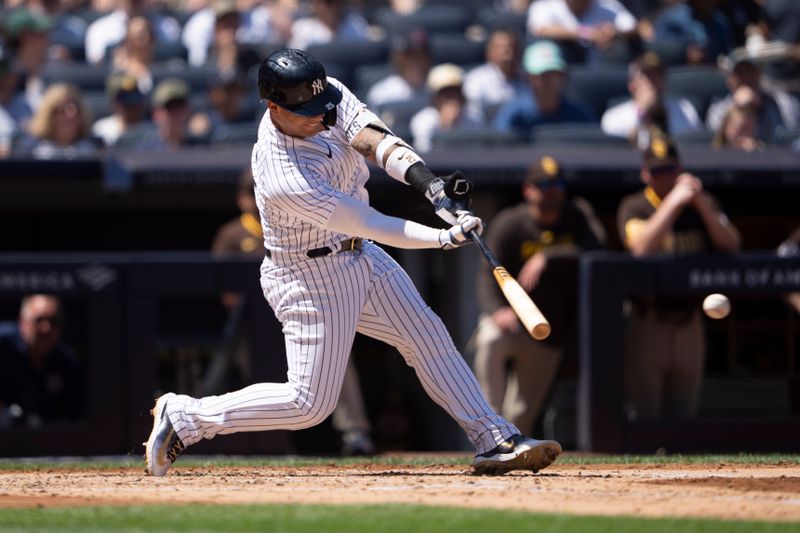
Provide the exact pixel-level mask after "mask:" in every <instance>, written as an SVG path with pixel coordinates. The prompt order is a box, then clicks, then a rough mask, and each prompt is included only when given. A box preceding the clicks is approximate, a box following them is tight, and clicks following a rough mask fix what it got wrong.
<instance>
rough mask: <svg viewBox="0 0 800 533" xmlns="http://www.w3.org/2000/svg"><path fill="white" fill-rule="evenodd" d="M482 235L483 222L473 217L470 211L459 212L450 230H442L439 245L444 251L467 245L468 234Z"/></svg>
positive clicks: (469, 240) (468, 241) (470, 240)
mask: <svg viewBox="0 0 800 533" xmlns="http://www.w3.org/2000/svg"><path fill="white" fill-rule="evenodd" d="M471 231H474V232H475V233H476V234H478V235H480V234H481V233H483V220H481V219H480V218H478V217H476V216H475V215H473V214H472V213H471V212H470V211H459V212H458V218H456V223H455V224H454V225H453V227H452V228H450V229H443V230H442V231H441V232H440V233H439V243H440V244H441V245H442V248H444V249H445V250H450V249H452V248H458V247H460V246H464V245H465V244H469V243H470V242H472V239H470V238H469V232H471Z"/></svg>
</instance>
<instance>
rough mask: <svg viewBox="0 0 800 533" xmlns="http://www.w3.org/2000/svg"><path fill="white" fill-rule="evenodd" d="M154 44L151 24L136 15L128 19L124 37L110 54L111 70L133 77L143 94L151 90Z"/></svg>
mask: <svg viewBox="0 0 800 533" xmlns="http://www.w3.org/2000/svg"><path fill="white" fill-rule="evenodd" d="M155 45H156V36H155V33H154V31H153V26H152V24H151V23H150V21H149V20H148V19H147V18H146V17H143V16H140V15H136V16H133V17H131V18H129V19H128V24H127V26H126V31H125V38H124V39H123V40H122V42H121V43H120V45H119V46H117V47H116V48H115V49H114V51H113V55H112V68H113V70H114V71H115V72H123V73H125V74H128V75H129V76H132V77H134V78H135V79H136V83H137V85H138V86H139V90H140V91H141V92H142V93H143V94H150V93H151V92H152V90H153V76H152V74H151V69H152V65H153V60H154V57H153V52H154V49H155Z"/></svg>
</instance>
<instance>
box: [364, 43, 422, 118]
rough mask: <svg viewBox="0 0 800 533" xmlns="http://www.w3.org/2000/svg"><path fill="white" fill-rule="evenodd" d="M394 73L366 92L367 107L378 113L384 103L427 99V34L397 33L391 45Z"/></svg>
mask: <svg viewBox="0 0 800 533" xmlns="http://www.w3.org/2000/svg"><path fill="white" fill-rule="evenodd" d="M390 45H391V48H392V51H391V62H392V69H393V70H394V72H393V73H392V74H391V75H389V76H388V77H386V78H384V79H383V80H381V81H379V82H378V83H376V84H375V85H373V86H372V87H370V89H369V91H368V92H367V105H368V106H369V107H370V108H372V109H375V110H380V107H381V106H382V105H383V104H386V103H389V102H400V101H404V100H413V99H421V98H424V97H426V95H427V89H426V87H425V81H426V78H427V76H428V71H429V70H430V68H431V48H430V41H429V39H428V34H427V32H426V31H425V30H423V29H421V28H415V29H411V30H408V31H403V30H399V31H397V34H396V35H394V37H392V38H391V42H390Z"/></svg>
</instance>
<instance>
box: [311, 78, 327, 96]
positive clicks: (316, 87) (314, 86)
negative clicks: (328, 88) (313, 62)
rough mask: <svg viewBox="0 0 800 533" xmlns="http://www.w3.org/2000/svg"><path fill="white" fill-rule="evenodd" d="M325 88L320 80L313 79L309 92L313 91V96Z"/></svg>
mask: <svg viewBox="0 0 800 533" xmlns="http://www.w3.org/2000/svg"><path fill="white" fill-rule="evenodd" d="M324 89H325V88H324V87H323V86H322V80H321V79H319V80H314V82H313V83H312V84H311V92H312V93H314V96H317V95H318V94H319V93H321V92H322V91H323V90H324Z"/></svg>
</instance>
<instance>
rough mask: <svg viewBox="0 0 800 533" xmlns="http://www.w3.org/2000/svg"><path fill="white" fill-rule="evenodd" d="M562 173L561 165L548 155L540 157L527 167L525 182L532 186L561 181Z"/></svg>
mask: <svg viewBox="0 0 800 533" xmlns="http://www.w3.org/2000/svg"><path fill="white" fill-rule="evenodd" d="M563 179H564V172H563V171H562V170H561V165H560V164H559V163H558V161H557V160H556V159H555V158H554V157H550V156H548V155H546V156H543V157H540V158H539V159H537V160H536V161H534V162H533V163H532V164H531V166H529V167H528V173H527V174H526V176H525V182H526V183H530V184H532V185H536V184H538V183H542V182H546V181H556V180H563Z"/></svg>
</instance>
